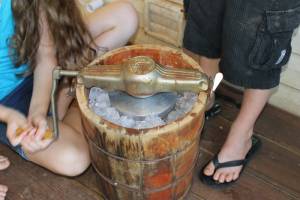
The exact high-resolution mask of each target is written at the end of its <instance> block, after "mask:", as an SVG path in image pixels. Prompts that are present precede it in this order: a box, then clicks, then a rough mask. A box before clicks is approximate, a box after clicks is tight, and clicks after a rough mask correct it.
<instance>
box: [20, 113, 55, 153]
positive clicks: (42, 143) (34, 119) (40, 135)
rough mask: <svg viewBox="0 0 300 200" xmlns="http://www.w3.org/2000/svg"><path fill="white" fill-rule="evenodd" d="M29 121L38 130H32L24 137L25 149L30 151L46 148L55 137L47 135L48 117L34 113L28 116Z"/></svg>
mask: <svg viewBox="0 0 300 200" xmlns="http://www.w3.org/2000/svg"><path fill="white" fill-rule="evenodd" d="M28 121H29V122H30V123H31V125H32V126H33V127H35V129H36V131H35V132H30V133H29V134H28V135H26V136H25V137H24V139H23V140H22V142H21V144H22V147H23V149H24V150H26V151H28V152H29V153H35V152H38V151H42V150H44V149H46V148H47V147H48V146H49V145H50V144H51V142H52V141H53V137H47V136H46V135H45V134H46V132H47V129H48V124H47V120H46V117H45V116H43V115H41V114H33V115H30V116H29V117H28Z"/></svg>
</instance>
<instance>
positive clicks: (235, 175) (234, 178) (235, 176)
mask: <svg viewBox="0 0 300 200" xmlns="http://www.w3.org/2000/svg"><path fill="white" fill-rule="evenodd" d="M238 178H239V173H237V172H235V173H233V176H232V180H237V179H238Z"/></svg>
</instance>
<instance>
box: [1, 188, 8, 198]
mask: <svg viewBox="0 0 300 200" xmlns="http://www.w3.org/2000/svg"><path fill="white" fill-rule="evenodd" d="M6 192H7V187H6V186H5V185H0V200H4V199H5V196H6Z"/></svg>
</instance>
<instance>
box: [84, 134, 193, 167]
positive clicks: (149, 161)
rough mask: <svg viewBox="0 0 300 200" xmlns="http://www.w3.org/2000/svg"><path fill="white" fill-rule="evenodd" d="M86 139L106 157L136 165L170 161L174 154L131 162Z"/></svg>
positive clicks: (177, 152)
mask: <svg viewBox="0 0 300 200" xmlns="http://www.w3.org/2000/svg"><path fill="white" fill-rule="evenodd" d="M87 138H88V139H89V142H90V143H91V144H93V146H95V147H96V149H97V150H100V151H101V152H102V153H104V154H105V155H107V156H109V157H112V158H114V159H116V160H122V161H129V162H137V163H146V164H147V163H149V164H151V163H157V162H160V161H163V160H167V159H170V158H172V157H173V155H174V154H171V155H168V156H165V157H163V158H158V159H154V160H131V159H127V158H124V157H120V156H116V155H114V154H112V153H109V152H107V151H105V150H104V149H102V148H100V147H99V146H98V145H97V144H95V143H94V142H93V140H92V139H91V138H90V137H89V136H88V135H87ZM195 142H196V141H193V142H192V143H191V144H190V145H193V144H194V143H195ZM183 151H184V149H183V150H180V151H176V153H175V154H179V153H181V152H183Z"/></svg>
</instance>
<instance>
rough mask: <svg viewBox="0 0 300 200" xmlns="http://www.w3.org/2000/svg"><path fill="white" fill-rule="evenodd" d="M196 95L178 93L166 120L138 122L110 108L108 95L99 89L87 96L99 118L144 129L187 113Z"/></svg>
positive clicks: (95, 88) (147, 118) (156, 118)
mask: <svg viewBox="0 0 300 200" xmlns="http://www.w3.org/2000/svg"><path fill="white" fill-rule="evenodd" d="M196 101H197V94H195V93H192V92H184V93H180V94H178V96H177V102H176V105H175V107H174V109H173V110H172V111H171V112H170V113H169V114H168V115H167V117H166V119H162V118H161V117H159V116H147V117H146V118H145V119H144V120H143V121H138V120H135V119H133V118H132V117H129V116H126V115H123V114H121V113H119V112H118V110H117V109H116V108H114V107H112V106H111V104H110V99H109V95H108V93H107V92H106V91H105V90H102V89H101V88H97V87H93V88H91V90H90V94H89V106H90V108H91V109H92V110H93V111H94V112H95V113H96V114H97V115H99V116H101V117H103V118H104V119H106V120H108V121H111V122H113V123H115V124H118V125H120V126H123V127H126V128H135V129H144V128H153V127H156V126H161V125H165V124H167V123H170V122H172V121H174V120H176V119H178V118H180V117H183V116H184V115H185V114H186V113H188V112H189V111H190V110H191V109H192V107H193V105H194V104H195V102H196Z"/></svg>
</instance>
